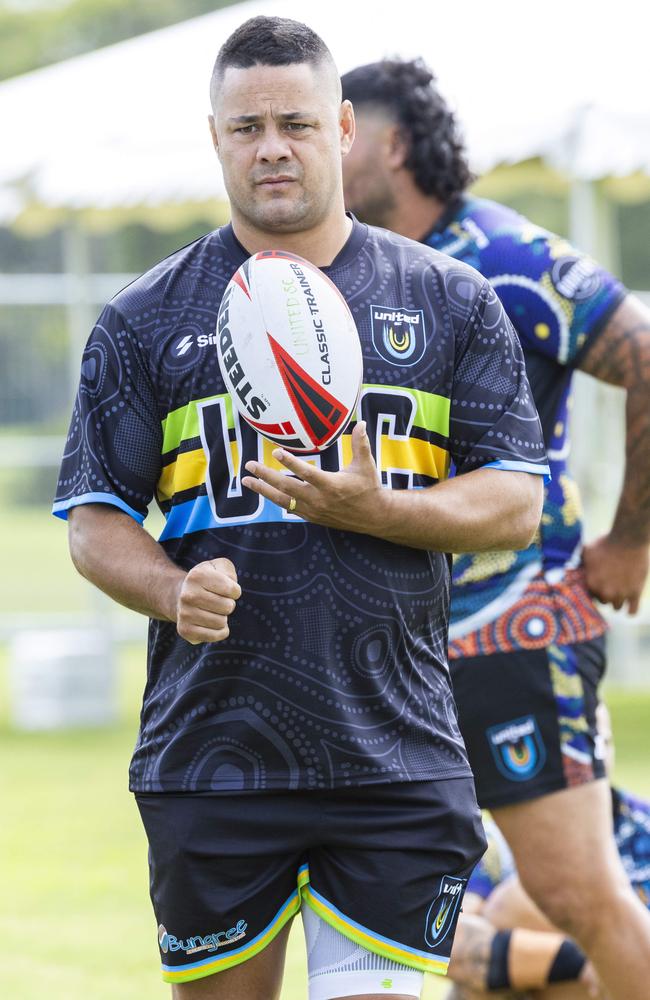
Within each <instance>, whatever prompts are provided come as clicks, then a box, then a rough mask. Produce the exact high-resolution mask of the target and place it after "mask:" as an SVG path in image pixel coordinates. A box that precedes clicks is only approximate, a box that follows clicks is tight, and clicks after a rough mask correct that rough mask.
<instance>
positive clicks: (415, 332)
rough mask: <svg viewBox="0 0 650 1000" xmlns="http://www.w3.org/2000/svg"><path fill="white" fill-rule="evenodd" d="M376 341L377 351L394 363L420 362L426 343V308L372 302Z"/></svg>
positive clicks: (374, 337) (371, 316) (372, 320)
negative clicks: (374, 304)
mask: <svg viewBox="0 0 650 1000" xmlns="http://www.w3.org/2000/svg"><path fill="white" fill-rule="evenodd" d="M370 325H371V328H372V342H373V344H374V345H375V350H376V351H377V354H379V355H380V357H382V358H383V359H384V361H389V362H390V363H391V364H393V365H402V366H403V367H407V366H408V365H414V364H416V363H417V362H418V361H419V360H420V358H421V357H422V355H423V354H424V348H425V346H426V339H425V332H424V310H423V309H405V308H404V307H403V306H399V307H397V308H393V307H392V306H370Z"/></svg>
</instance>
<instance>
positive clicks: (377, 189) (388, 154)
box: [343, 107, 395, 227]
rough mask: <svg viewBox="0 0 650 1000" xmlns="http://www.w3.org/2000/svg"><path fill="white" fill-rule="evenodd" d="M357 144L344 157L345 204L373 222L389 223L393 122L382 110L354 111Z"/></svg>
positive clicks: (359, 216) (363, 218) (366, 219)
mask: <svg viewBox="0 0 650 1000" xmlns="http://www.w3.org/2000/svg"><path fill="white" fill-rule="evenodd" d="M355 121H356V134H355V138H354V145H353V146H352V149H351V150H350V152H349V153H348V155H347V156H346V157H345V159H344V161H343V190H344V193H345V207H346V208H347V209H349V210H350V211H351V212H354V214H355V215H356V216H357V218H359V219H360V220H361V221H362V222H367V223H368V224H369V225H371V226H384V227H385V226H386V225H387V220H388V216H389V213H390V212H391V211H392V210H393V209H394V208H395V194H394V191H393V188H392V183H391V182H392V178H393V171H392V170H391V163H392V160H393V158H394V153H393V150H392V143H393V140H394V136H395V128H394V125H393V124H392V123H391V122H390V121H389V120H388V118H387V117H386V116H384V115H382V113H381V112H380V111H373V110H370V109H368V110H366V109H365V108H363V107H362V108H361V110H360V111H357V112H356V114H355Z"/></svg>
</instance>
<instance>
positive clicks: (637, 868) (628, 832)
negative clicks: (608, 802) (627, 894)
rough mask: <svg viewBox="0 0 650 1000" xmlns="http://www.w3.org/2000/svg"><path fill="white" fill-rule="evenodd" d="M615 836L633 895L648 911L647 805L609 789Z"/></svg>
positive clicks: (649, 843)
mask: <svg viewBox="0 0 650 1000" xmlns="http://www.w3.org/2000/svg"><path fill="white" fill-rule="evenodd" d="M612 805H613V809H614V836H615V837H616V844H617V847H618V853H619V854H620V856H621V861H622V862H623V867H624V868H625V871H626V872H627V877H628V878H629V880H630V884H631V886H632V888H633V889H634V891H635V892H636V894H637V895H638V896H639V898H640V900H641V902H642V903H643V905H644V906H647V907H648V909H649V910H650V802H647V801H646V800H645V799H640V798H638V797H637V796H635V795H630V793H629V792H624V791H621V790H620V789H617V788H612Z"/></svg>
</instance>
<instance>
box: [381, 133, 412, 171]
mask: <svg viewBox="0 0 650 1000" xmlns="http://www.w3.org/2000/svg"><path fill="white" fill-rule="evenodd" d="M386 148H387V156H386V162H387V164H388V166H389V167H390V168H391V169H392V170H400V169H401V168H402V167H403V166H404V164H405V163H406V159H407V157H408V154H409V147H408V143H407V141H406V139H405V137H404V133H403V132H402V130H401V129H400V127H399V125H391V126H390V128H389V131H388V135H387V136H386Z"/></svg>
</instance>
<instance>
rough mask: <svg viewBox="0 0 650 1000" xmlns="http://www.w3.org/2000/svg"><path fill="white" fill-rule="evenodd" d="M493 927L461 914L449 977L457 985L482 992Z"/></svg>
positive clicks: (476, 918) (485, 922)
mask: <svg viewBox="0 0 650 1000" xmlns="http://www.w3.org/2000/svg"><path fill="white" fill-rule="evenodd" d="M494 933H495V928H494V927H493V926H492V924H490V923H489V922H488V921H487V920H485V918H484V917H479V916H472V915H471V914H463V915H462V916H461V918H460V920H459V922H458V928H457V930H456V936H455V938H454V946H453V948H452V952H451V962H450V963H449V976H450V978H451V979H453V980H454V981H455V982H456V983H458V984H459V985H461V986H465V987H469V988H470V989H475V990H484V989H485V988H486V985H487V976H488V969H489V965H490V945H491V944H492V938H493V937H494Z"/></svg>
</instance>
